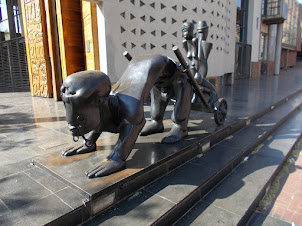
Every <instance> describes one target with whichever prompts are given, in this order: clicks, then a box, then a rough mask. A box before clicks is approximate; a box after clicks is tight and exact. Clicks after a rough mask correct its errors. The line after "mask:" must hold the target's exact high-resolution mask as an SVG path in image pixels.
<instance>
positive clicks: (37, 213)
mask: <svg viewBox="0 0 302 226" xmlns="http://www.w3.org/2000/svg"><path fill="white" fill-rule="evenodd" d="M71 210H72V208H71V207H69V206H68V205H66V204H65V203H64V202H62V201H61V200H60V199H59V198H58V197H57V196H55V195H49V196H47V197H44V198H42V199H39V200H36V201H35V202H32V203H30V204H28V205H26V206H23V207H22V208H18V209H16V210H14V211H12V212H9V213H8V214H5V215H3V216H1V217H0V225H44V224H47V223H49V222H51V221H53V220H55V219H56V218H58V217H60V216H62V215H63V214H66V213H68V212H69V211H71Z"/></svg>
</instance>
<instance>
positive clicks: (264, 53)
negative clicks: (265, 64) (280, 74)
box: [260, 33, 267, 60]
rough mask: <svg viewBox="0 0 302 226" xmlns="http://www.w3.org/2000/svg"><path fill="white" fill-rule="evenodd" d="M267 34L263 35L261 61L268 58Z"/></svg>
mask: <svg viewBox="0 0 302 226" xmlns="http://www.w3.org/2000/svg"><path fill="white" fill-rule="evenodd" d="M266 49H267V34H264V33H261V43H260V60H266V58H267V51H266Z"/></svg>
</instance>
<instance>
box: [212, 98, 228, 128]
mask: <svg viewBox="0 0 302 226" xmlns="http://www.w3.org/2000/svg"><path fill="white" fill-rule="evenodd" d="M227 111H228V104H227V101H226V99H223V98H219V99H218V100H217V101H216V103H215V104H214V119H215V122H216V124H217V125H219V126H220V125H222V124H223V123H224V121H225V119H226V116H227Z"/></svg>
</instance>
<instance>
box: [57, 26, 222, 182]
mask: <svg viewBox="0 0 302 226" xmlns="http://www.w3.org/2000/svg"><path fill="white" fill-rule="evenodd" d="M204 25H206V23H205V22H200V23H199V27H198V34H199V36H198V38H194V35H193V32H194V25H193V24H192V23H185V24H184V25H183V36H184V38H185V40H184V41H183V45H184V48H185V50H186V53H187V58H188V60H189V62H188V65H189V69H188V70H184V68H187V67H186V64H185V61H184V60H182V61H180V62H182V66H181V65H180V64H179V63H176V62H174V61H173V60H172V59H170V58H169V57H166V56H162V55H146V56H138V57H134V58H132V57H131V56H130V55H125V56H126V57H127V59H129V61H130V62H129V64H128V67H127V68H126V70H125V72H124V73H123V75H122V77H121V79H120V80H119V81H118V82H117V83H116V84H115V85H114V86H113V87H112V89H111V83H110V80H109V77H108V76H107V75H106V74H104V73H102V72H100V71H83V72H77V73H74V74H72V75H70V76H68V77H67V78H66V79H65V81H64V83H63V85H62V87H61V94H62V100H63V102H64V106H65V109H66V120H67V122H68V128H69V130H70V131H71V133H72V135H73V137H74V141H77V140H78V139H79V137H80V136H81V137H82V138H83V139H84V143H83V145H82V146H80V147H75V148H70V149H68V150H66V151H64V152H63V153H62V155H63V156H70V155H75V154H82V153H89V152H92V151H96V141H97V139H98V138H99V136H100V135H101V133H102V132H105V131H107V132H112V133H119V138H118V140H117V142H116V144H115V147H114V149H113V150H112V152H111V154H110V155H109V156H108V157H107V158H106V159H104V160H103V161H102V162H100V163H99V164H98V165H97V166H95V167H93V168H92V169H90V170H88V171H87V172H86V175H87V177H89V178H94V177H101V176H106V175H109V174H111V173H114V172H117V171H119V170H121V169H123V168H124V167H125V161H126V159H127V158H128V156H129V154H130V152H131V151H132V148H133V146H134V144H135V142H136V139H137V137H138V135H139V134H141V136H147V135H149V134H154V133H160V132H163V130H164V125H163V117H164V113H165V110H166V107H167V104H168V102H169V101H170V99H171V98H173V99H175V100H176V103H175V106H174V111H173V113H172V121H173V125H172V128H171V130H170V132H169V134H168V136H166V137H164V138H163V139H162V143H167V144H173V143H175V142H177V141H179V140H181V139H182V138H183V137H185V136H187V134H188V131H187V124H188V119H189V114H190V110H191V99H192V93H193V88H192V81H193V83H194V87H195V89H198V91H199V93H200V92H201V91H200V90H199V87H198V85H199V86H200V87H203V88H202V90H203V91H207V92H208V93H209V94H210V98H209V100H208V103H206V102H205V101H203V103H205V104H206V105H209V106H211V107H212V110H213V109H214V102H215V103H216V105H217V103H218V104H219V101H218V102H217V99H218V98H217V92H216V90H215V87H214V86H213V85H212V84H211V83H210V82H208V81H207V80H206V79H205V77H206V75H207V57H208V55H209V53H210V50H211V48H212V44H211V43H208V42H206V38H207V33H208V31H207V26H204ZM188 71H191V72H192V75H190V76H189V77H188V76H187V72H188ZM193 75H195V77H194V78H195V80H196V81H197V83H198V84H197V83H196V82H195V80H194V78H193ZM150 91H151V122H150V123H149V124H148V125H147V126H146V127H145V128H144V129H143V127H144V125H145V122H146V120H145V118H144V108H143V104H144V102H145V100H146V98H147V96H148V95H149V93H150ZM195 92H196V90H195ZM200 95H201V96H202V94H200ZM203 99H204V98H203ZM216 105H215V109H216V110H217V109H219V107H218V108H216ZM225 116H226V112H225V115H223V119H222V120H221V123H218V124H222V123H223V121H224V119H225ZM215 120H216V119H215ZM142 129H143V130H142ZM88 133H89V135H88V136H87V135H86V134H88Z"/></svg>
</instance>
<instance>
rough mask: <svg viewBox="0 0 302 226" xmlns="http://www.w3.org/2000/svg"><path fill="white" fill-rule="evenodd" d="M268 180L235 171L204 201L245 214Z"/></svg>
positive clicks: (241, 214)
mask: <svg viewBox="0 0 302 226" xmlns="http://www.w3.org/2000/svg"><path fill="white" fill-rule="evenodd" d="M265 183H266V181H265V180H261V179H258V178H255V177H253V176H252V175H246V176H243V175H241V174H239V173H237V172H234V173H232V174H230V175H229V176H227V177H226V178H225V179H224V180H223V181H221V182H220V183H219V184H218V185H217V186H216V187H215V189H214V190H212V191H211V192H210V193H209V194H208V195H207V196H206V197H205V198H203V201H204V202H206V203H208V204H211V205H214V206H217V207H219V208H222V209H224V210H226V211H229V212H232V213H235V214H238V215H240V216H243V215H244V214H245V211H247V209H248V208H249V207H250V205H251V204H252V202H253V201H254V199H255V197H256V196H257V195H258V194H259V191H260V190H261V189H262V188H263V186H264V185H265Z"/></svg>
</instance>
